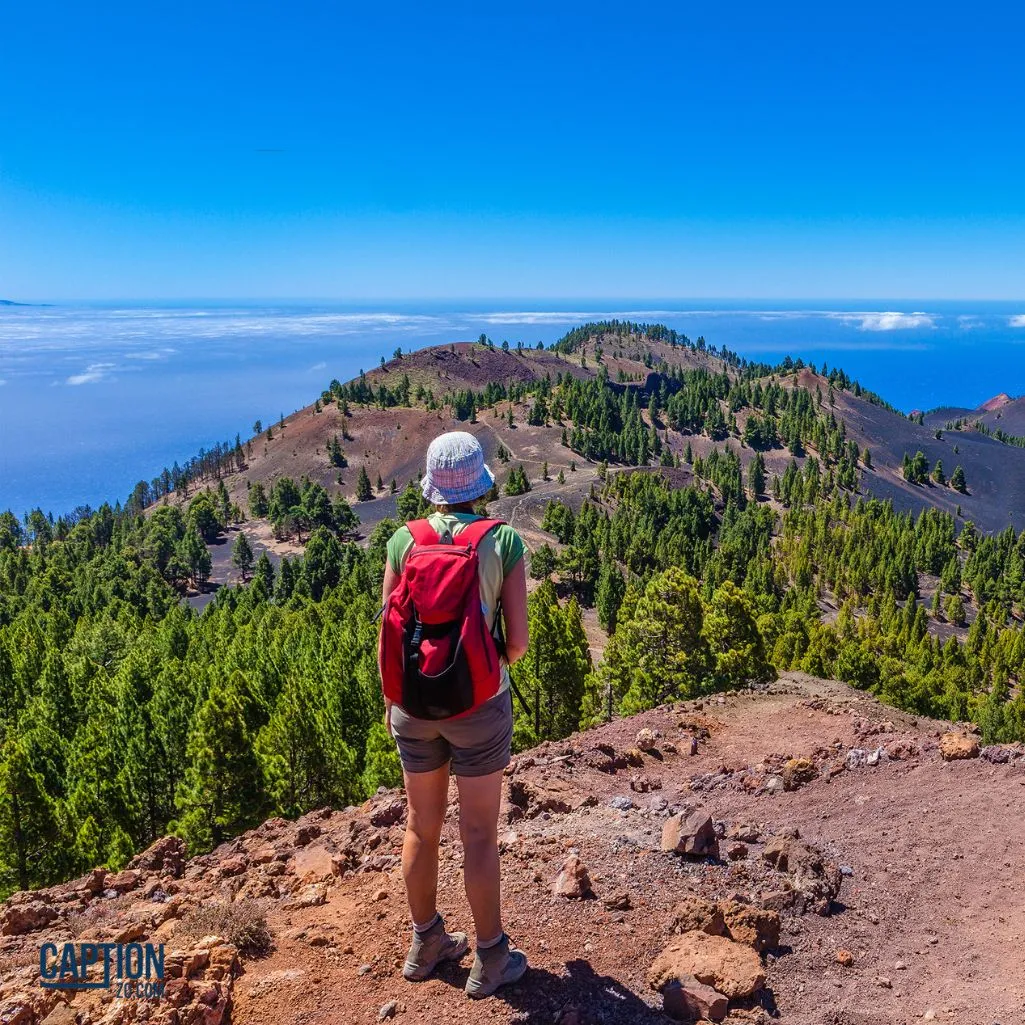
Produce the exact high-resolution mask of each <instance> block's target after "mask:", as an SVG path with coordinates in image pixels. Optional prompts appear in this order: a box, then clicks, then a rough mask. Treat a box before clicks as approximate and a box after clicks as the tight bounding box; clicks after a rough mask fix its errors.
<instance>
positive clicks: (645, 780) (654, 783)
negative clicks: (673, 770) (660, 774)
mask: <svg viewBox="0 0 1025 1025" xmlns="http://www.w3.org/2000/svg"><path fill="white" fill-rule="evenodd" d="M630 789H631V790H633V791H634V792H635V793H638V794H646V793H648V792H649V791H651V790H661V789H662V780H660V779H658V778H657V777H654V776H632V777H631V778H630Z"/></svg>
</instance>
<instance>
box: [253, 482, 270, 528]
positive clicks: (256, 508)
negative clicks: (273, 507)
mask: <svg viewBox="0 0 1025 1025" xmlns="http://www.w3.org/2000/svg"><path fill="white" fill-rule="evenodd" d="M268 509H269V505H268V503H267V493H266V491H264V487H263V485H262V484H261V483H260V482H259V481H257V482H256V483H255V484H253V486H252V487H251V488H250V489H249V515H250V516H251V517H252V518H253V519H254V520H262V519H263V518H264V517H265V516H266V515H267V512H268Z"/></svg>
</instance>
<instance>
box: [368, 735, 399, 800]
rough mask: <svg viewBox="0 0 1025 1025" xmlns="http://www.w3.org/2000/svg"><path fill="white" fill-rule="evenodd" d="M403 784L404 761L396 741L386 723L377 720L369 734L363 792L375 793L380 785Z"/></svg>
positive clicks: (395, 785)
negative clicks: (389, 732) (400, 756)
mask: <svg viewBox="0 0 1025 1025" xmlns="http://www.w3.org/2000/svg"><path fill="white" fill-rule="evenodd" d="M400 786H402V763H401V762H400V761H399V752H398V749H397V748H396V747H395V741H394V740H392V738H391V737H390V736H389V734H388V730H387V729H386V728H385V725H384V723H382V722H375V723H374V724H373V726H371V727H370V733H369V734H368V735H367V747H366V767H365V768H364V770H363V792H364V793H366V794H373V793H374V792H375V791H376V790H377V788H378V787H400Z"/></svg>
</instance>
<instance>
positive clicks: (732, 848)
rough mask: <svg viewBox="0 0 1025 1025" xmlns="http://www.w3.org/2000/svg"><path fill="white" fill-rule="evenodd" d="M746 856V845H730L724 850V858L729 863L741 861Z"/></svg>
mask: <svg viewBox="0 0 1025 1025" xmlns="http://www.w3.org/2000/svg"><path fill="white" fill-rule="evenodd" d="M747 854H748V848H747V844H746V843H731V844H730V845H729V847H727V848H726V857H727V858H728V859H729V860H730V861H743V860H744V858H746V857H747Z"/></svg>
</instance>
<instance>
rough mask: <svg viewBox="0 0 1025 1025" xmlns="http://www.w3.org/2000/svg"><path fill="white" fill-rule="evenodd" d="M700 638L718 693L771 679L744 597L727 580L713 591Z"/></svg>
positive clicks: (758, 635)
mask: <svg viewBox="0 0 1025 1025" xmlns="http://www.w3.org/2000/svg"><path fill="white" fill-rule="evenodd" d="M704 637H705V640H706V641H707V643H708V648H709V651H710V652H711V654H712V658H713V660H714V685H715V687H716V688H717V689H719V690H726V689H729V688H732V687H739V686H741V685H742V684H744V683H764V682H765V681H766V680H770V679H772V678H773V677H774V676H775V673H774V671H773V669H772V667H771V666H770V665H769V662H768V660H767V659H766V657H765V647H764V644H763V642H762V635H761V634H760V633H759V632H758V626H757V624H756V623H755V617H754V610H753V609H752V607H751V602H750V599H749V598H748V596H747V595H746V594H745V593H744V592H743V591H741V590H740V588H739V587H737V585H736V584H734V583H733V581H732V580H727V581H725V582H723V583H722V584H720V585H719V587H717V588H716V590H715V593H714V594H713V595H712V600H711V602H710V603H709V606H708V611H707V612H706V613H705V620H704Z"/></svg>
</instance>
